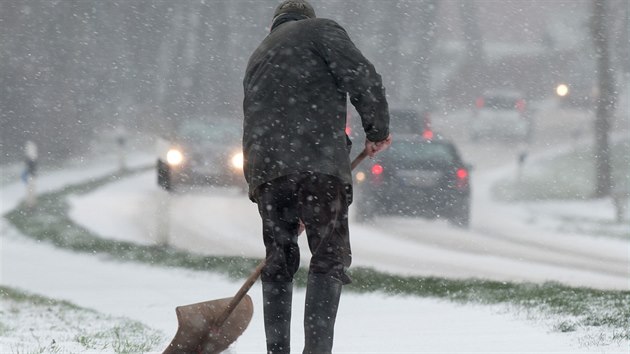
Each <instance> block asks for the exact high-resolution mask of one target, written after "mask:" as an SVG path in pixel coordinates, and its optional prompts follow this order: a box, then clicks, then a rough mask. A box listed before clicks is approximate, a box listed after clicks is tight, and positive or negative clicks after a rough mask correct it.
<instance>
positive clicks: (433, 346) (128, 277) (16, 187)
mask: <svg viewBox="0 0 630 354" xmlns="http://www.w3.org/2000/svg"><path fill="white" fill-rule="evenodd" d="M114 169H115V167H114V166H113V165H112V164H111V163H102V164H96V165H92V166H80V167H76V168H71V169H68V170H65V171H59V172H56V173H52V174H50V175H46V176H43V177H42V178H40V180H39V182H38V188H39V190H40V191H43V190H53V189H56V188H59V187H61V186H63V185H65V184H69V183H73V182H77V181H81V180H86V179H89V178H92V177H95V176H99V175H102V174H104V173H108V172H111V171H113V170H114ZM134 178H136V177H134ZM134 178H132V179H130V180H133V179H134ZM137 178H146V177H143V175H140V176H138V177H137ZM126 183H128V181H125V180H124V181H121V182H120V183H118V184H117V185H118V186H117V187H115V188H123V189H124V188H125V187H124V185H125V184H126ZM121 185H122V187H121ZM135 186H136V188H137V189H142V188H145V187H146V186H148V185H147V184H142V183H141V184H135ZM152 186H153V184H151V187H150V188H153V187H152ZM111 187H112V186H107V187H105V188H104V189H103V190H108V188H111ZM1 191H2V206H1V210H2V212H3V214H4V213H6V212H7V211H8V210H10V209H12V208H13V207H14V206H15V205H16V204H17V203H18V202H19V200H20V199H21V197H22V195H23V192H24V191H23V186H22V185H21V184H20V183H19V182H15V183H9V184H6V185H4V186H2V190H1ZM101 191H102V190H101ZM99 192H100V191H97V192H95V193H93V194H88V195H87V196H86V197H85V198H86V199H84V202H86V203H87V202H88V201H89V200H90V198H94V196H95V195H96V196H99V195H100V197H99V198H97V199H99V200H100V204H99V203H96V205H95V206H93V207H94V208H102V209H90V208H88V209H87V210H106V209H107V204H108V203H110V202H111V200H109V199H108V198H107V196H108V195H109V196H110V197H111V196H112V195H114V194H112V191H111V190H109V192H108V193H105V194H104V195H103V194H99ZM75 202H78V200H75ZM145 202H147V201H145ZM131 205H132V206H131V207H133V205H134V203H132V204H131ZM81 209H83V210H86V208H81ZM74 210H75V211H74V212H73V213H75V217H78V216H77V215H76V210H77V209H76V208H75V209H74ZM206 211H207V210H206ZM127 212H130V211H129V210H127ZM199 212H200V213H201V214H203V210H200V211H199ZM123 213H124V211H123ZM88 214H89V215H91V217H89V218H88V222H86V221H85V219H84V220H83V221H82V222H84V223H88V224H91V225H90V227H91V228H93V229H94V230H96V231H97V232H99V233H100V234H102V235H106V236H109V237H120V236H121V235H124V236H125V237H133V238H135V239H136V240H139V241H140V240H142V239H143V238H145V239H146V235H147V234H148V235H150V234H151V232H147V231H150V230H146V229H142V228H135V229H134V227H137V224H136V225H135V226H133V227H130V225H133V224H130V223H127V222H126V221H125V219H122V220H118V219H116V218H114V217H112V215H111V214H109V213H101V212H96V213H94V212H90V213H88ZM131 214H133V211H132V212H131ZM107 215H108V216H109V220H108V219H107V218H105V219H103V220H101V221H100V222H99V219H100V218H101V217H103V216H107ZM78 218H80V217H78ZM112 220H116V222H112ZM232 221H233V220H230V219H228V220H225V222H226V223H231V222H232ZM0 222H1V223H2V224H1V225H0V226H1V230H2V243H1V250H0V251H1V254H2V262H1V264H0V265H1V268H0V275H1V280H0V285H3V286H9V287H13V288H17V289H21V290H24V291H28V292H32V293H35V294H40V295H45V296H47V297H50V298H53V299H62V300H67V301H70V302H72V303H74V304H76V305H79V306H82V307H86V308H89V309H94V310H96V311H98V313H101V314H103V315H102V316H96V317H97V319H98V320H100V321H101V322H99V323H96V324H94V323H91V325H92V326H96V327H98V326H99V324H100V326H102V329H103V331H106V330H107V329H109V328H111V327H112V326H114V325H116V324H118V323H119V318H120V317H125V318H128V319H132V320H137V321H140V322H141V323H143V324H145V325H147V326H149V327H151V328H153V329H156V330H157V331H159V332H160V333H161V339H160V341H159V343H158V344H156V345H155V347H154V348H153V350H155V351H156V352H159V351H161V350H162V349H163V348H164V346H165V345H166V344H167V343H168V342H169V341H170V339H171V337H172V335H173V334H174V333H175V329H176V326H177V324H176V320H175V314H174V308H175V307H176V306H179V305H183V304H188V303H194V302H199V301H205V300H208V299H215V298H222V297H228V296H232V295H233V294H234V292H235V290H236V289H238V287H239V286H240V283H235V282H233V281H231V280H228V279H226V278H224V277H222V276H218V275H215V274H209V273H207V272H195V271H189V270H178V269H167V268H159V267H151V266H148V265H143V264H136V263H120V262H116V261H112V260H109V259H106V258H99V257H95V256H91V255H85V254H74V253H71V252H68V251H65V250H60V249H56V248H54V247H52V246H50V245H48V244H46V243H39V242H35V241H32V240H30V239H27V238H25V237H24V236H22V235H20V234H19V233H18V232H17V231H16V230H15V229H13V228H12V227H11V226H10V225H8V223H7V222H6V221H5V220H4V219H2V220H1V221H0ZM402 222H405V220H403V221H402ZM219 227H220V228H226V229H229V228H230V227H229V225H225V224H224V225H222V226H221V225H220V226H219ZM248 227H251V228H253V229H254V230H255V229H256V228H257V226H256V225H251V226H248ZM256 235H257V234H256V233H248V235H244V236H239V235H236V236H235V237H250V238H252V240H253V241H252V242H251V245H252V246H251V248H248V247H250V246H245V247H243V248H242V249H241V250H240V251H239V252H242V253H243V254H250V252H251V253H255V252H260V248H259V247H260V245H259V246H258V248H257V247H256V246H254V244H255V243H257V242H258V241H259V240H258V239H257V237H256ZM155 236H158V235H157V234H156V235H155ZM245 244H249V243H240V245H245ZM402 245H405V244H404V243H402V242H401V246H402ZM626 246H627V244H626ZM403 251H404V250H402V249H399V250H398V252H399V253H401V254H403V253H404V252H403ZM434 251H435V249H434ZM359 253H360V250H357V249H356V248H355V254H359ZM395 253H396V252H394V253H393V255H395ZM428 254H430V252H429V253H428ZM483 258H484V257H477V258H476V259H477V260H478V261H481V260H483ZM381 261H382V260H380V261H379V262H381ZM359 263H361V262H360V261H359ZM385 265H387V264H385ZM391 265H392V264H391V263H390V264H389V266H391ZM418 266H421V265H416V266H415V267H414V268H417V267H418ZM389 270H390V271H393V270H395V269H393V268H392V269H389ZM398 270H399V271H401V272H407V271H408V270H409V269H408V268H404V267H401V268H400V269H398ZM582 275H583V274H582ZM595 277H596V276H595ZM611 282H612V283H615V284H617V280H616V279H612V280H611ZM606 283H608V282H606ZM623 286H624V285H623V284H622V285H621V287H623ZM625 289H626V290H627V289H628V287H627V283H626V288H625ZM250 294H251V295H252V298H253V300H254V308H255V312H254V318H253V320H252V323H251V324H250V325H249V327H248V329H247V330H246V332H245V333H244V334H243V336H241V337H240V338H239V340H238V341H237V342H236V343H235V344H234V346H233V347H232V348H231V349H230V351H231V352H234V353H262V352H264V350H263V348H264V336H263V328H262V319H261V313H260V308H261V304H260V296H259V295H260V288H259V286H258V285H255V286H254V288H253V289H252V290H251V291H250ZM303 297H304V293H303V291H301V290H298V291H296V294H295V301H294V302H295V305H294V306H295V311H294V320H293V329H292V330H293V338H292V341H293V348H294V350H295V351H296V352H299V351H301V345H302V335H301V332H302V329H301V320H302V319H301V316H300V314H301V313H302V306H303V304H302V302H303ZM10 306H11V304H10V303H4V302H3V303H2V308H0V311H2V314H3V316H2V317H5V314H10V311H9V308H10ZM108 316H112V317H108ZM9 317H10V316H9ZM16 317H17V316H16ZM18 318H20V321H22V320H25V319H24V317H18ZM37 319H39V321H41V320H42V317H41V316H35V320H31V321H32V322H31V323H21V322H19V323H18V322H15V323H14V322H11V320H9V323H10V324H11V327H15V328H19V330H7V329H0V352H2V353H23V352H33V351H35V349H33V348H42V347H46V348H48V349H46V350H45V351H44V352H62V353H63V352H99V353H105V352H112V351H113V349H112V348H108V349H103V350H96V349H94V350H90V351H85V350H80V349H79V347H76V346H75V347H72V346H71V345H70V344H68V345H67V346H66V347H63V346H62V342H61V341H60V340H57V341H56V343H57V345H56V347H55V346H50V345H48V344H47V343H51V342H52V340H53V339H55V338H60V337H59V336H61V335H60V334H59V333H58V331H55V330H54V328H55V327H58V326H57V325H55V324H51V326H50V329H49V330H45V329H44V330H43V333H42V326H41V323H40V322H38V320H37ZM72 320H73V319H72V317H70V318H69V319H67V321H69V322H72ZM76 320H77V321H83V320H85V319H81V318H79V317H77V318H76ZM89 320H90V321H94V320H96V319H95V318H90V319H89ZM25 321H26V320H25ZM29 328H36V329H37V341H34V340H33V338H35V335H34V334H33V331H32V330H29ZM44 328H48V327H44ZM3 333H11V335H8V336H5V335H4V334H3ZM588 338H589V337H588V333H583V332H581V331H579V330H578V331H575V332H568V333H560V332H557V331H551V326H550V325H549V323H547V322H546V319H545V318H541V317H537V316H534V317H532V314H525V313H515V312H513V311H511V309H509V308H507V307H504V306H481V305H470V304H467V305H460V304H454V303H450V302H445V301H442V300H436V299H426V298H413V297H397V296H390V295H385V294H378V293H374V294H368V295H357V294H351V293H348V294H345V295H344V296H343V297H342V303H341V307H340V312H339V319H338V324H337V332H336V341H335V351H336V352H338V353H369V352H371V353H550V352H553V353H628V343H627V342H625V343H614V344H612V345H610V346H593V345H592V343H591V342H590V341H589V339H588ZM19 339H22V340H23V341H24V344H22V345H21V346H18V345H16V344H15V341H16V340H19ZM594 342H597V341H594ZM47 345H48V346H47ZM55 348H56V349H55ZM60 348H62V349H60Z"/></svg>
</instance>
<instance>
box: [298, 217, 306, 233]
mask: <svg viewBox="0 0 630 354" xmlns="http://www.w3.org/2000/svg"><path fill="white" fill-rule="evenodd" d="M304 229H306V226H305V225H304V221H302V219H300V226H298V236H300V235H301V234H302V232H304Z"/></svg>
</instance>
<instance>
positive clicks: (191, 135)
mask: <svg viewBox="0 0 630 354" xmlns="http://www.w3.org/2000/svg"><path fill="white" fill-rule="evenodd" d="M177 133H178V135H179V136H180V137H181V138H183V139H185V140H187V141H190V142H217V143H223V142H234V141H239V140H240V138H241V129H240V125H239V124H238V122H236V121H227V120H225V121H224V120H219V121H214V122H209V121H200V120H186V121H184V122H182V123H181V124H180V125H179V127H178V129H177Z"/></svg>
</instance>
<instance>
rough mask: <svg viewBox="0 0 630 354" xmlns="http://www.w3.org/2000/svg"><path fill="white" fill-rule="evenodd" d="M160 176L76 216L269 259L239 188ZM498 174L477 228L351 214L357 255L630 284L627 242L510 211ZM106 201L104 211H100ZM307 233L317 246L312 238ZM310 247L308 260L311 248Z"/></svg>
mask: <svg viewBox="0 0 630 354" xmlns="http://www.w3.org/2000/svg"><path fill="white" fill-rule="evenodd" d="M153 179H154V174H153V173H151V172H147V173H145V174H141V175H138V176H136V177H133V178H129V179H127V180H124V181H121V182H118V183H114V184H111V185H109V186H106V187H104V188H102V189H100V190H98V191H96V192H93V193H90V194H87V195H83V196H80V197H75V198H72V199H71V205H72V210H71V216H72V218H73V219H74V220H75V221H77V222H78V223H79V224H81V225H83V226H85V227H87V228H89V229H93V230H95V231H96V232H97V233H100V234H103V235H105V236H107V237H113V238H122V239H125V240H128V241H133V242H139V243H146V244H150V243H157V242H167V243H169V244H170V245H172V246H175V247H179V248H183V249H188V250H191V251H194V252H200V253H204V254H211V255H242V256H248V257H258V258H260V257H261V255H262V254H263V253H264V251H263V248H262V242H261V241H260V237H259V235H260V234H261V231H260V221H259V219H260V218H259V216H258V215H257V211H256V208H255V206H254V205H253V204H252V203H250V202H249V201H248V200H247V198H246V197H245V196H243V195H241V194H239V193H238V191H237V190H231V189H222V188H197V189H194V191H187V192H183V193H175V194H172V195H170V194H168V193H165V192H163V191H161V190H160V189H159V188H158V187H157V186H155V183H153ZM490 183H491V181H490V180H484V179H483V176H478V177H476V180H475V181H474V184H475V186H477V192H476V194H475V195H474V198H473V211H474V212H473V222H472V229H471V230H461V229H458V228H455V227H451V226H449V225H448V224H447V223H446V222H440V221H437V222H436V221H428V220H423V219H417V218H405V217H382V218H378V219H377V220H376V223H375V225H363V224H355V223H351V226H350V227H351V242H352V247H353V255H354V260H353V264H354V265H355V266H366V267H373V268H375V269H378V270H381V271H386V272H391V273H396V274H402V275H425V276H426V275H433V276H443V277H450V278H471V277H477V278H485V279H494V280H500V281H530V282H544V281H557V282H561V283H564V284H567V285H571V286H585V287H594V288H601V289H615V290H628V289H630V287H629V283H628V279H630V270H629V269H628V264H630V262H629V260H628V257H629V255H628V243H627V242H626V241H624V240H619V239H609V238H602V237H592V236H584V235H566V234H558V233H553V232H549V231H545V230H542V229H540V228H537V227H534V226H528V225H526V224H523V223H522V222H519V221H518V219H515V218H514V217H511V215H510V213H511V212H515V210H512V209H513V208H511V207H508V206H506V205H502V204H497V203H495V202H493V201H492V200H491V199H490V198H489V197H488V196H487V194H484V193H487V192H485V191H484V186H485V185H488V184H490ZM97 208H98V209H99V210H101V213H96V214H95V213H94V212H93V210H96V209H97ZM351 216H352V214H351ZM111 220H116V224H115V225H113V224H112V223H111ZM121 230H124V232H122V233H121V232H120V231H121ZM301 242H302V246H303V247H302V249H303V250H308V248H307V246H306V244H305V239H304V238H303V237H302V238H301ZM302 256H303V257H302V258H303V261H304V262H307V261H308V259H309V255H308V252H307V251H305V252H302Z"/></svg>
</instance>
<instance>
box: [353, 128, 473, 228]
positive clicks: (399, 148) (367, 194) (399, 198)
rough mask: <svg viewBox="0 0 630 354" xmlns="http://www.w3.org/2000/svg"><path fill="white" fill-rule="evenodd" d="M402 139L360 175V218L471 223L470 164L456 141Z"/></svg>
mask: <svg viewBox="0 0 630 354" xmlns="http://www.w3.org/2000/svg"><path fill="white" fill-rule="evenodd" d="M427 136H428V134H422V135H419V134H413V135H401V134H399V135H397V136H396V138H395V139H396V140H395V142H394V143H393V144H392V145H391V146H390V147H389V148H388V149H387V150H385V151H383V152H381V153H380V154H378V155H377V156H376V157H375V158H374V159H371V160H369V163H364V164H363V166H362V167H361V170H359V171H357V172H356V173H355V175H354V178H355V183H354V185H355V190H356V194H357V197H356V198H355V199H356V201H355V202H354V208H356V213H355V215H356V219H357V220H358V221H361V222H364V221H369V220H371V219H373V218H374V217H375V216H376V215H411V216H419V217H425V218H430V219H435V218H441V219H447V220H448V221H449V222H450V223H451V224H453V225H455V226H458V227H463V228H466V227H468V225H469V221H470V195H471V187H470V171H471V167H470V165H468V164H466V163H464V162H463V161H462V159H461V157H460V154H459V152H458V149H457V147H456V146H455V143H454V142H453V141H450V140H447V139H444V138H442V137H441V136H439V135H437V134H434V135H432V136H431V137H427Z"/></svg>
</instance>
